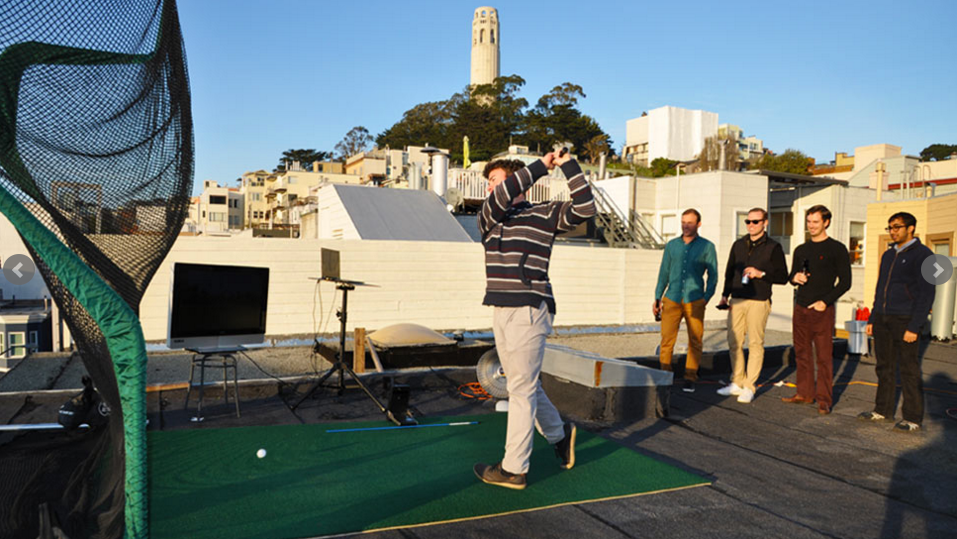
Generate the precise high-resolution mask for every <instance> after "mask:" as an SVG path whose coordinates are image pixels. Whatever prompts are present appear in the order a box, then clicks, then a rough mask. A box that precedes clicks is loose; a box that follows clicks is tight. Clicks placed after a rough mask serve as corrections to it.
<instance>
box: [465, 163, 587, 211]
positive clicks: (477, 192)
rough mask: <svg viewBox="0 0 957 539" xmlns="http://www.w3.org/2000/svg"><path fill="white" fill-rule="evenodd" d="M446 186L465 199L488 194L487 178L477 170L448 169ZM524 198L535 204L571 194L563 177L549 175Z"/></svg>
mask: <svg viewBox="0 0 957 539" xmlns="http://www.w3.org/2000/svg"><path fill="white" fill-rule="evenodd" d="M448 187H449V188H450V189H451V188H455V189H458V190H459V192H460V193H462V196H463V197H464V198H465V199H466V200H484V199H485V197H487V196H488V180H486V179H485V177H484V176H482V173H481V172H479V171H477V170H466V169H461V168H452V169H449V175H448ZM525 198H526V199H527V200H528V201H529V202H531V203H533V204H535V203H539V202H548V201H552V200H560V201H565V200H569V199H571V194H570V193H569V192H568V182H567V181H565V178H564V177H558V176H553V175H549V176H545V177H544V178H540V179H539V180H538V181H537V182H535V184H534V185H532V188H531V189H529V190H528V193H527V194H526V197H525Z"/></svg>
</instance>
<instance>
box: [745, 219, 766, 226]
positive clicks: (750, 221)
mask: <svg viewBox="0 0 957 539" xmlns="http://www.w3.org/2000/svg"><path fill="white" fill-rule="evenodd" d="M763 222H764V219H745V220H744V224H746V225H757V224H761V223H763Z"/></svg>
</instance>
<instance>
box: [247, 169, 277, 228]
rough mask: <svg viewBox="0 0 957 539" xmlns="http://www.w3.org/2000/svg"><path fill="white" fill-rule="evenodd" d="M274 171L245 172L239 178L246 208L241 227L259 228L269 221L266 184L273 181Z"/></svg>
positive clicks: (274, 177)
mask: <svg viewBox="0 0 957 539" xmlns="http://www.w3.org/2000/svg"><path fill="white" fill-rule="evenodd" d="M275 179H276V173H274V172H267V171H265V170H257V171H254V172H246V173H244V174H243V175H242V177H241V178H240V184H241V186H242V187H241V188H240V190H241V192H242V193H243V205H244V207H245V209H246V214H245V216H244V217H245V219H244V222H243V228H261V227H265V226H266V224H267V223H268V222H269V217H268V214H269V204H268V202H267V200H266V184H267V183H269V182H270V181H275Z"/></svg>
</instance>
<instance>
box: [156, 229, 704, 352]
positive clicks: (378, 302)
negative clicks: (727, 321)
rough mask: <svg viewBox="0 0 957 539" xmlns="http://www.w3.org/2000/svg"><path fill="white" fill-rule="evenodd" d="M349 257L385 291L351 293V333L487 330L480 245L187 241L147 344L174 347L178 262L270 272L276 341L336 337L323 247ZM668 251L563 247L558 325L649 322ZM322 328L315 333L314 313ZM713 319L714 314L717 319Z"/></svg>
mask: <svg viewBox="0 0 957 539" xmlns="http://www.w3.org/2000/svg"><path fill="white" fill-rule="evenodd" d="M322 247H325V248H330V249H336V250H338V251H339V252H340V260H341V262H340V263H341V271H342V276H343V277H344V278H346V279H354V280H359V281H365V282H368V283H371V284H374V285H376V286H374V287H357V288H356V290H355V291H354V292H351V293H350V294H349V320H348V322H349V329H350V330H351V329H353V328H355V327H360V326H361V327H365V328H366V329H369V330H375V329H378V328H381V327H384V326H388V325H391V324H395V323H399V322H414V323H418V324H422V325H425V326H427V327H431V328H433V329H436V330H452V329H465V330H487V329H488V328H490V327H491V325H492V309H491V308H490V307H486V306H483V305H482V298H483V296H484V294H485V266H484V251H483V249H482V246H481V245H480V244H477V243H444V242H405V241H368V240H365V241H352V240H345V241H335V240H308V239H280V238H252V237H234V238H216V237H181V238H179V240H178V241H177V242H176V244H175V245H174V246H173V249H172V251H171V252H170V254H169V256H167V258H166V260H164V261H163V264H162V266H161V268H160V270H159V271H158V272H157V273H156V276H155V277H154V278H153V281H152V282H151V283H150V286H149V288H148V289H147V291H146V295H145V296H144V298H143V302H142V305H141V309H140V318H141V322H142V324H143V332H144V335H145V337H146V339H147V340H150V341H158V340H164V339H165V338H166V331H167V309H168V304H169V303H168V294H169V277H170V268H171V264H172V263H173V262H196V263H210V264H242V265H250V266H261V267H268V268H270V283H269V304H268V315H267V325H266V333H267V334H268V335H273V336H280V335H312V334H313V333H314V332H315V331H319V332H323V333H325V332H335V331H336V330H337V329H338V320H337V319H336V318H335V315H334V313H335V309H336V308H338V307H339V306H340V304H341V296H340V295H339V293H337V292H336V290H335V287H334V286H333V285H332V284H330V283H320V284H319V285H318V290H317V284H316V281H315V280H310V278H311V277H316V276H318V275H319V260H320V258H319V252H320V248H322ZM660 260H661V251H652V250H640V249H606V248H594V247H581V246H568V245H556V246H555V249H554V253H553V256H552V263H551V266H550V271H549V273H550V276H551V278H552V285H553V287H554V291H555V299H556V302H557V307H558V314H557V316H556V318H555V324H556V325H557V326H572V325H606V324H607V325H618V324H636V323H650V322H652V321H653V318H652V315H651V309H650V308H649V307H650V305H651V303H652V300H653V299H654V297H653V296H654V283H655V280H656V279H657V275H658V265H659V264H660ZM314 310H315V313H316V324H315V325H314V324H313V321H312V320H313V311H314ZM709 314H710V313H709Z"/></svg>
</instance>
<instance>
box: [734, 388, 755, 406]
mask: <svg viewBox="0 0 957 539" xmlns="http://www.w3.org/2000/svg"><path fill="white" fill-rule="evenodd" d="M753 400H754V391H751V390H750V389H747V388H745V389H742V390H741V394H740V395H738V402H740V403H744V404H748V403H750V402H751V401H753Z"/></svg>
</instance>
